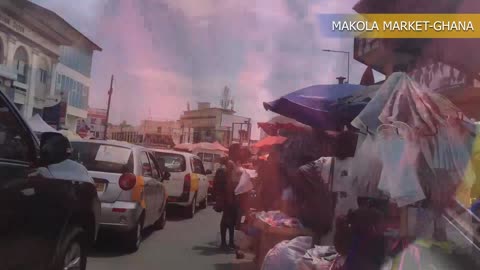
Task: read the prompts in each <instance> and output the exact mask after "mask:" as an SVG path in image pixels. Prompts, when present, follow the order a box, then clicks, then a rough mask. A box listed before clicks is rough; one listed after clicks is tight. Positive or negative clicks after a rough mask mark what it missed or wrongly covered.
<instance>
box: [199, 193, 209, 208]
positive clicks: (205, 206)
mask: <svg viewBox="0 0 480 270" xmlns="http://www.w3.org/2000/svg"><path fill="white" fill-rule="evenodd" d="M207 205H208V195H207V196H205V200H203V201H202V202H201V203H200V206H199V207H200V209H205V208H207Z"/></svg>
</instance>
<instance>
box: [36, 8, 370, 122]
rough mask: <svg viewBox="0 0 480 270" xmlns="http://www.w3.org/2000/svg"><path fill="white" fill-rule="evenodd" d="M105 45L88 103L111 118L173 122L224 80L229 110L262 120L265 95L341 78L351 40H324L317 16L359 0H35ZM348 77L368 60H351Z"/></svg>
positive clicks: (211, 97) (212, 95)
mask: <svg viewBox="0 0 480 270" xmlns="http://www.w3.org/2000/svg"><path fill="white" fill-rule="evenodd" d="M34 2H37V3H39V4H41V5H43V6H45V7H47V8H50V9H52V10H53V11H55V12H57V13H58V14H60V15H61V16H63V17H64V18H65V19H66V20H67V21H69V22H70V23H71V24H73V25H74V26H75V27H77V28H78V29H79V30H81V31H82V32H84V33H85V34H86V35H87V36H89V37H91V38H92V39H93V40H94V41H95V42H96V43H97V44H99V45H100V46H101V47H102V48H103V52H99V53H96V54H95V57H94V62H93V71H92V79H93V86H92V89H91V92H90V106H91V107H106V103H107V90H108V86H109V81H110V75H111V74H115V77H116V83H115V89H114V96H113V98H112V108H111V110H112V114H111V115H112V121H113V122H114V123H115V122H120V121H122V120H126V121H127V122H129V123H138V121H139V120H141V119H144V118H148V117H149V115H150V116H151V117H152V118H155V119H178V117H179V115H180V114H181V112H182V111H183V110H185V109H186V106H187V105H186V104H187V102H190V103H191V104H192V107H193V108H194V107H195V106H196V105H195V104H196V102H199V101H209V102H211V103H212V104H214V105H218V104H219V101H220V96H221V93H222V89H223V87H224V86H225V85H228V86H229V87H230V89H231V90H232V92H233V96H234V98H235V109H236V110H237V111H238V114H240V115H242V116H247V117H251V118H252V119H253V120H254V121H265V120H268V119H269V118H270V117H271V116H272V114H270V113H267V112H265V110H264V109H263V106H262V102H264V101H271V100H273V99H275V98H277V97H280V96H281V95H284V94H286V93H289V92H292V91H294V90H296V89H299V88H303V87H306V86H310V85H313V84H328V83H335V82H336V80H335V77H337V76H339V75H343V76H346V73H347V58H346V56H345V55H342V54H332V53H326V52H322V49H335V50H348V51H352V50H353V40H352V39H331V38H326V37H322V36H321V33H320V31H319V29H318V28H319V26H318V20H316V19H315V18H316V15H318V14H320V13H353V10H352V6H353V5H354V4H355V3H356V2H357V0H195V1H192V0H82V1H77V0H34ZM351 68H352V71H351V80H350V81H351V83H358V82H359V81H360V77H361V75H362V73H363V71H364V70H365V66H364V65H362V64H360V63H358V62H355V61H353V60H352V61H351Z"/></svg>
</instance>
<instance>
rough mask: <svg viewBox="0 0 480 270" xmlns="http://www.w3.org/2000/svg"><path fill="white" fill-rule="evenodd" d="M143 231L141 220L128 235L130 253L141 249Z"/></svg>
mask: <svg viewBox="0 0 480 270" xmlns="http://www.w3.org/2000/svg"><path fill="white" fill-rule="evenodd" d="M142 231H143V226H142V222H141V221H140V220H139V221H138V222H137V224H136V225H135V227H134V228H133V229H132V230H130V231H129V232H128V233H127V235H126V245H127V249H128V250H129V251H131V252H135V251H137V250H138V249H139V248H140V244H141V243H142Z"/></svg>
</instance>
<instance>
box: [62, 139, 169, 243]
mask: <svg viewBox="0 0 480 270" xmlns="http://www.w3.org/2000/svg"><path fill="white" fill-rule="evenodd" d="M71 143H72V146H73V149H74V151H73V153H72V158H73V159H75V160H77V161H78V162H80V163H82V164H83V165H84V166H85V167H86V168H87V169H88V172H89V173H90V175H91V176H92V178H93V180H94V181H95V184H96V188H97V192H98V197H99V198H100V200H101V203H102V214H101V218H100V226H101V227H102V228H106V229H112V230H115V231H118V232H122V233H124V234H125V240H126V244H127V245H128V247H129V248H130V249H131V250H137V249H138V248H139V246H140V243H141V240H142V230H143V229H144V228H146V227H147V226H154V227H155V228H156V229H162V228H163V227H164V226H165V223H166V199H167V195H166V190H165V187H164V184H163V181H164V180H166V179H168V173H164V172H163V171H164V170H163V169H162V168H164V164H160V165H159V164H158V162H157V160H156V159H155V158H154V155H153V153H152V152H151V151H150V150H148V149H146V148H144V147H141V146H136V145H132V144H129V143H124V142H118V141H109V140H107V141H106V140H77V141H76V140H73V141H72V142H71Z"/></svg>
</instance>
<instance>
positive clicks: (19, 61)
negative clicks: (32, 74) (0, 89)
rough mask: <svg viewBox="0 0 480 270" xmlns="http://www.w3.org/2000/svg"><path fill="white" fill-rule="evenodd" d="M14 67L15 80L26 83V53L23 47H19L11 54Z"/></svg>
mask: <svg viewBox="0 0 480 270" xmlns="http://www.w3.org/2000/svg"><path fill="white" fill-rule="evenodd" d="M13 59H14V63H15V68H16V70H17V80H18V81H19V82H21V83H27V73H28V54H27V51H26V50H25V48H24V47H19V48H18V49H17V51H15V55H14V56H13Z"/></svg>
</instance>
